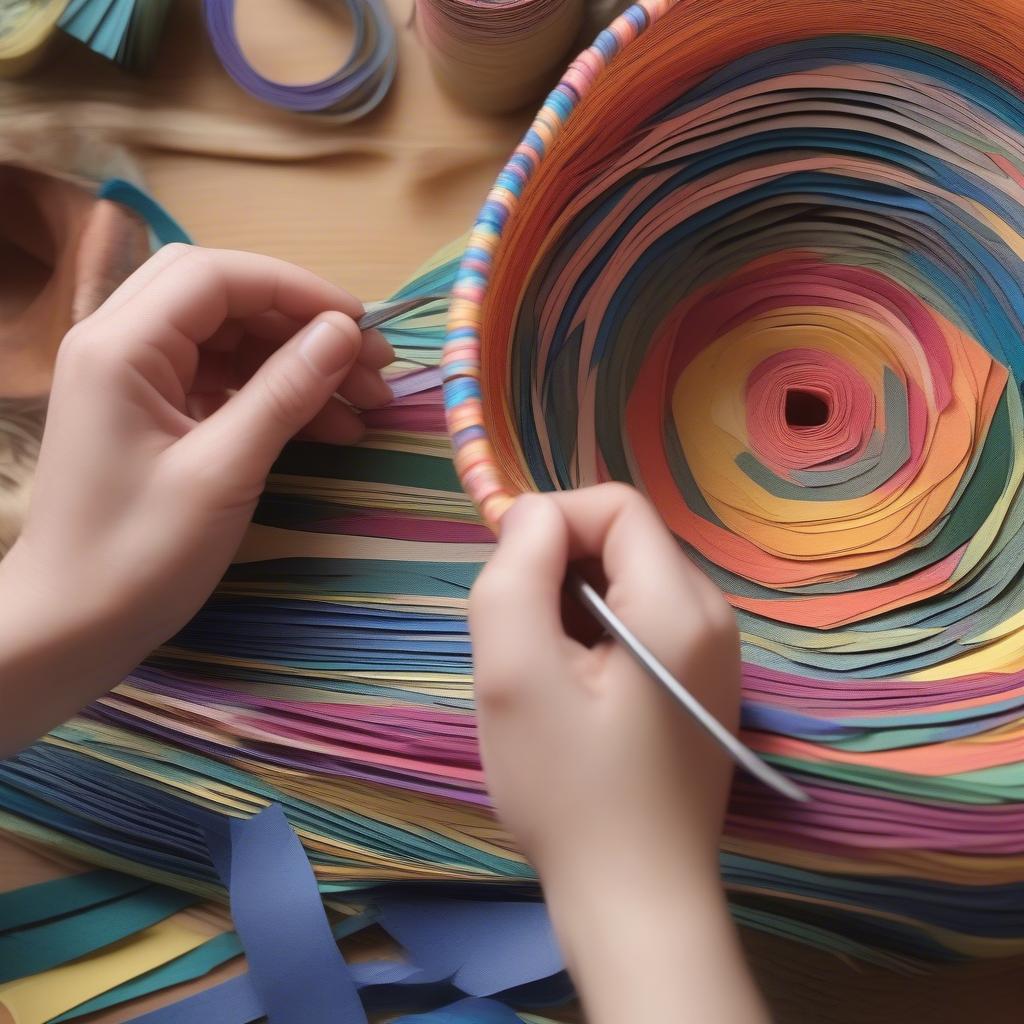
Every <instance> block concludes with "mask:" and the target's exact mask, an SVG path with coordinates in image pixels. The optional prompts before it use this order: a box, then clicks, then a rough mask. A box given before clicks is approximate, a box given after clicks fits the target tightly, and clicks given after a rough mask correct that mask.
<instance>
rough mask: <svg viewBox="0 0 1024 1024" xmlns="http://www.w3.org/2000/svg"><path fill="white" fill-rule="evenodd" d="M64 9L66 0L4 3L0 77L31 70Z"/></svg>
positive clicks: (0, 9) (1, 9) (1, 8)
mask: <svg viewBox="0 0 1024 1024" xmlns="http://www.w3.org/2000/svg"><path fill="white" fill-rule="evenodd" d="M67 5H68V0H7V2H5V3H2V4H0V77H8V76H13V75H20V74H22V73H23V72H25V71H28V70H30V69H31V68H32V66H33V65H34V64H35V63H36V61H37V60H38V59H39V58H40V57H41V56H42V55H43V52H44V51H45V49H46V45H47V43H49V41H50V39H51V38H52V36H53V34H54V32H55V31H56V29H57V21H58V19H59V18H60V16H61V15H62V14H63V13H64V8H65V7H67Z"/></svg>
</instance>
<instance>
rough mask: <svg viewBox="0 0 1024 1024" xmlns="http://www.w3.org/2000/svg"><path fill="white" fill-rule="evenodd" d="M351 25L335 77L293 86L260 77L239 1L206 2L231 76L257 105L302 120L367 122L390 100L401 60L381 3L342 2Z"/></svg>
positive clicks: (210, 28)
mask: <svg viewBox="0 0 1024 1024" xmlns="http://www.w3.org/2000/svg"><path fill="white" fill-rule="evenodd" d="M337 6H338V7H339V8H344V9H345V10H347V12H348V16H349V18H350V19H351V21H352V24H353V30H354V33H355V44H354V46H353V49H352V53H351V54H350V56H349V58H348V60H347V61H346V62H345V63H344V65H343V66H342V67H340V68H339V69H338V70H337V71H336V72H335V73H334V74H332V75H328V76H327V77H326V78H324V79H321V80H319V81H315V82H308V83H304V84H301V85H291V84H286V83H284V82H276V81H274V80H273V79H271V78H268V77H266V76H265V75H263V74H261V73H260V72H259V71H257V70H256V69H255V68H254V67H253V66H252V64H250V63H249V59H248V58H247V57H246V55H245V53H244V51H243V50H242V45H241V43H240V42H239V39H238V34H237V32H236V29H235V0H204V3H203V11H204V15H205V18H206V26H207V29H208V31H209V34H210V41H211V42H212V43H213V48H214V50H215V51H216V53H217V56H218V57H219V58H220V61H221V63H222V64H223V65H224V68H225V70H226V71H227V72H228V74H229V75H230V76H231V77H232V78H233V79H234V80H235V81H236V82H237V83H238V85H240V86H241V87H242V88H243V89H244V90H245V91H246V92H248V93H249V94H250V95H252V96H255V97H256V99H258V100H262V101H263V102H264V103H269V104H271V105H272V106H275V107H280V108H281V109H282V110H290V111H293V112H294V113H299V114H318V115H320V116H324V117H330V118H331V119H332V120H334V121H336V122H339V123H345V122H348V121H355V120H357V119H358V118H360V117H364V116H365V115H366V114H368V113H369V112H370V111H371V110H373V109H375V108H376V107H377V106H378V105H379V104H380V102H381V100H383V99H384V97H385V96H386V95H387V92H388V89H390V88H391V83H392V81H394V77H395V68H396V66H397V62H398V56H397V52H396V49H395V30H394V27H393V26H392V24H391V19H390V17H389V15H388V12H387V9H386V7H385V6H384V3H383V0H344V2H343V3H342V2H341V0H338V3H337Z"/></svg>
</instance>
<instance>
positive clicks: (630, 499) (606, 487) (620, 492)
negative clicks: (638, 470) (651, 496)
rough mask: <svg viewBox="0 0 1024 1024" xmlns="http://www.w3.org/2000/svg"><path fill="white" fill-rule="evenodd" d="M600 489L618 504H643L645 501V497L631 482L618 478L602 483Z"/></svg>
mask: <svg viewBox="0 0 1024 1024" xmlns="http://www.w3.org/2000/svg"><path fill="white" fill-rule="evenodd" d="M600 489H601V491H603V492H604V494H606V495H607V496H608V497H609V498H610V499H612V500H613V501H615V502H616V503H617V504H621V505H630V504H642V503H643V502H644V499H643V497H642V496H641V495H640V492H639V491H638V490H637V489H636V488H635V487H631V486H630V485H629V484H624V483H622V482H620V481H618V480H612V481H610V482H609V483H606V484H601V485H600Z"/></svg>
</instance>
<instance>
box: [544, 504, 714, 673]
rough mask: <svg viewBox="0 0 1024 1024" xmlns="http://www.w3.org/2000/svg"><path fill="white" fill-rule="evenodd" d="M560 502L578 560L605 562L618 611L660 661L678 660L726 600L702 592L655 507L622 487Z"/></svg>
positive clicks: (695, 574) (610, 596)
mask: <svg viewBox="0 0 1024 1024" xmlns="http://www.w3.org/2000/svg"><path fill="white" fill-rule="evenodd" d="M553 500H554V501H555V503H556V504H557V505H558V506H559V508H560V509H561V511H562V513H563V515H564V516H565V519H566V523H567V525H568V529H569V533H570V538H571V542H570V547H571V550H572V553H573V557H574V558H581V557H595V556H596V557H599V558H600V559H601V564H602V567H603V569H604V574H605V577H606V578H607V580H608V590H607V595H606V599H607V601H608V604H609V606H610V607H611V608H612V610H613V611H614V612H615V613H616V614H617V615H618V616H619V617H620V618H621V619H622V620H623V621H624V622H625V623H626V625H627V626H629V627H630V629H632V630H633V631H634V632H635V633H636V635H637V636H638V637H639V638H640V640H642V641H643V642H644V643H646V644H648V645H650V646H651V649H652V650H653V651H654V653H655V654H658V655H659V656H661V657H664V658H665V659H666V661H667V662H669V661H675V660H678V657H677V656H678V655H679V654H680V652H681V650H682V646H681V645H685V644H687V643H688V642H690V639H691V638H692V637H693V635H694V634H695V632H697V631H699V630H701V629H703V628H704V626H705V624H706V621H707V620H706V613H707V612H708V611H709V610H714V611H715V612H717V610H718V602H719V601H722V600H723V599H722V598H721V595H720V594H717V592H714V591H713V592H711V593H709V592H708V591H707V590H706V589H705V588H704V587H702V585H701V583H700V580H699V573H698V572H697V570H696V569H695V568H694V566H693V565H692V563H691V562H690V560H689V559H688V558H687V557H686V556H685V555H684V554H683V552H682V550H681V549H680V547H679V544H678V542H677V541H676V539H675V537H673V535H672V534H671V533H670V532H669V530H668V529H667V527H666V526H665V525H664V523H663V522H662V521H661V518H660V517H659V516H658V514H657V512H656V511H655V510H654V508H653V507H652V506H651V504H650V503H649V502H648V501H647V500H646V499H645V498H643V497H642V496H641V495H640V494H639V493H638V492H637V491H635V490H633V489H632V488H629V487H625V486H623V485H619V484H608V485H603V486H601V487H593V488H584V489H581V490H578V491H567V492H561V493H559V494H557V495H554V496H553ZM712 593H713V594H714V595H715V596H712ZM623 653H624V652H623ZM670 667H671V665H670Z"/></svg>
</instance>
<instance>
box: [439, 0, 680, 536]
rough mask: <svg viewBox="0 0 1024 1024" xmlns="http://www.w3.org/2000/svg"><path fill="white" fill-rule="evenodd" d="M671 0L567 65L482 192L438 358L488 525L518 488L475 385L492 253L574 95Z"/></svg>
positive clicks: (455, 438) (647, 0) (629, 20)
mask: <svg viewBox="0 0 1024 1024" xmlns="http://www.w3.org/2000/svg"><path fill="white" fill-rule="evenodd" d="M674 2H675V0H639V2H638V3H635V4H633V6H632V7H630V8H628V9H627V10H625V11H623V13H622V14H620V15H619V16H618V17H617V18H616V19H615V20H614V21H613V22H612V23H611V24H610V25H609V26H608V27H607V28H606V29H604V30H603V31H602V32H601V33H600V35H598V37H597V38H596V39H595V40H594V42H593V43H592V44H591V45H590V46H589V47H588V48H587V49H586V50H584V51H583V52H582V53H581V54H580V55H579V56H578V57H577V58H576V59H575V60H574V61H573V62H572V63H571V64H570V65H569V67H568V69H567V70H566V72H565V74H564V75H563V76H562V78H561V81H559V83H558V85H556V86H555V88H554V89H553V90H552V91H551V92H550V93H549V94H548V97H547V99H546V100H545V101H544V105H543V106H542V107H541V108H540V110H539V111H538V113H537V116H536V117H535V118H534V119H533V122H532V124H531V125H530V127H529V129H528V130H527V132H526V134H525V135H524V136H523V138H522V140H521V141H520V143H519V145H518V146H517V147H516V148H515V150H514V151H513V153H512V156H511V157H510V158H509V160H508V163H506V164H505V167H504V169H503V170H502V172H501V173H500V174H499V175H498V177H497V180H496V181H495V183H494V185H493V186H491V190H490V191H489V192H488V193H487V199H486V201H485V202H484V205H483V207H482V208H481V210H480V213H479V215H478V216H477V219H476V223H475V224H474V225H473V230H472V231H471V232H470V235H469V240H468V242H467V244H466V249H465V252H464V253H463V255H462V261H461V263H460V264H459V270H458V274H457V275H456V278H455V286H454V288H453V289H452V298H451V306H450V309H449V313H448V331H447V335H446V337H445V347H444V354H443V356H442V360H441V366H442V371H443V375H444V405H445V416H446V418H447V423H448V434H449V436H450V437H451V442H452V447H453V449H454V451H455V471H456V472H457V473H458V475H459V479H460V480H461V481H462V486H463V488H464V489H465V491H466V493H467V494H468V495H469V497H470V498H472V499H473V501H474V503H475V504H476V506H477V508H478V509H479V510H480V514H481V515H482V516H483V519H484V521H485V522H486V523H487V524H488V525H489V526H491V527H493V528H497V525H498V522H499V521H500V519H501V517H502V515H503V514H504V512H505V510H506V509H507V508H508V507H509V505H511V504H512V502H513V501H515V499H516V493H517V492H516V491H515V489H514V488H513V486H512V484H511V483H510V482H509V480H508V479H507V478H506V476H505V474H504V473H503V472H502V471H501V468H500V467H499V466H498V462H497V459H496V457H495V453H494V448H493V446H492V445H491V442H490V439H489V438H488V436H487V429H486V427H485V426H484V408H483V396H482V393H481V390H480V372H481V371H480V351H481V338H480V329H481V321H482V311H483V304H484V300H485V298H486V296H487V288H488V285H489V283H490V278H491V267H492V266H493V262H494V256H495V253H496V252H497V250H498V246H499V244H500V242H501V236H502V234H503V232H504V229H505V225H506V224H507V223H508V219H509V217H510V216H511V215H512V213H513V212H514V210H515V209H516V207H517V206H518V204H519V197H520V196H521V195H522V192H523V189H524V188H525V187H526V185H527V184H528V183H529V181H530V179H531V178H532V177H533V175H534V173H535V172H536V170H537V168H538V167H539V166H540V162H541V160H543V159H544V153H545V151H546V150H547V149H548V148H549V147H550V146H551V145H552V143H553V142H554V141H555V140H556V139H557V138H558V136H559V135H560V134H561V132H562V130H563V128H564V127H565V124H566V122H567V121H568V119H569V117H570V116H571V115H572V112H573V111H574V110H575V109H576V107H577V106H578V104H579V102H580V100H581V99H583V97H584V96H586V95H587V93H588V92H589V91H590V89H591V88H592V87H593V85H594V82H595V81H596V80H597V79H598V77H599V76H600V75H601V74H602V73H603V72H604V70H605V69H606V68H607V67H608V65H609V64H610V63H611V62H612V60H614V59H615V57H616V56H618V54H619V53H621V52H622V50H623V49H624V48H625V47H626V46H627V45H628V44H629V43H631V42H633V40H635V39H636V38H637V37H638V36H639V35H640V34H641V33H642V32H644V31H645V30H646V29H647V28H649V27H650V26H651V25H653V24H654V22H656V21H657V20H658V19H659V18H660V17H661V16H662V15H663V14H664V13H665V12H666V11H667V10H668V9H669V8H670V7H672V5H673V3H674Z"/></svg>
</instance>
